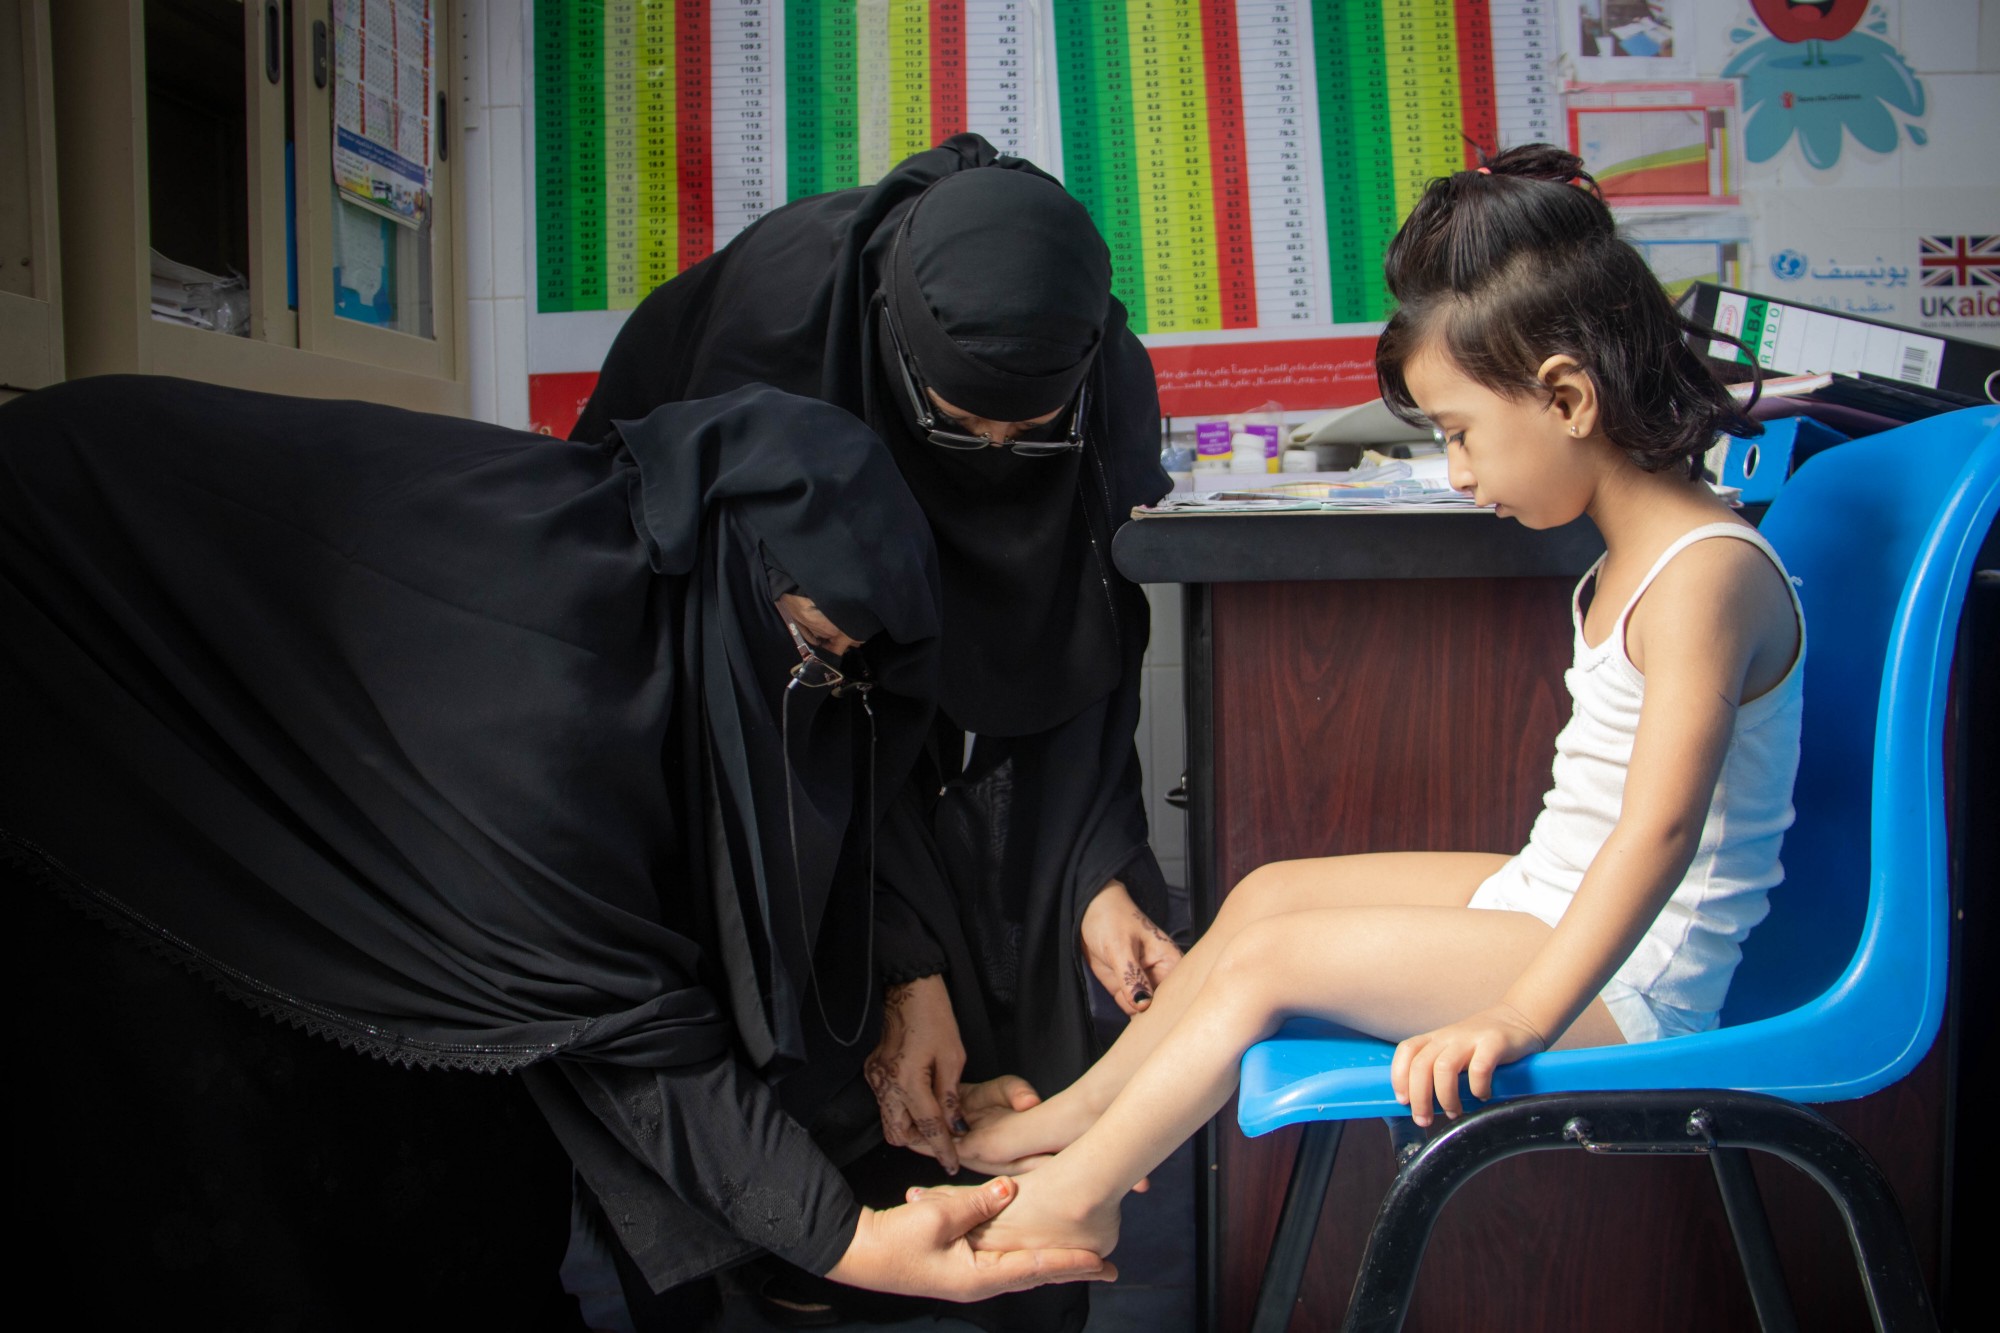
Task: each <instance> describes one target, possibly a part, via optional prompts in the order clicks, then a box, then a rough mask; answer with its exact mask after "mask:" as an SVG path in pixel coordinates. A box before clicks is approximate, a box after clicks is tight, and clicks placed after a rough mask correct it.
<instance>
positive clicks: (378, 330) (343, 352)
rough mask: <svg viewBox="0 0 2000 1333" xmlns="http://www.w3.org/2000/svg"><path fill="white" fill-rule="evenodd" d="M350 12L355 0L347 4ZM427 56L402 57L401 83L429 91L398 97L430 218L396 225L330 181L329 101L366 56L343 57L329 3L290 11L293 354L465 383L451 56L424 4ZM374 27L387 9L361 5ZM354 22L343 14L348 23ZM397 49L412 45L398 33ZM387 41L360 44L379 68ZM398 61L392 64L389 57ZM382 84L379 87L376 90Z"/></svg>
mask: <svg viewBox="0 0 2000 1333" xmlns="http://www.w3.org/2000/svg"><path fill="white" fill-rule="evenodd" d="M343 8H344V10H345V12H347V13H348V14H350V15H352V14H353V13H355V12H358V11H360V10H361V5H360V4H359V0H347V3H346V4H345V6H344V7H343ZM429 10H430V15H429V17H430V25H431V26H430V30H429V32H428V34H427V37H428V50H427V51H425V52H423V53H422V54H420V55H419V54H413V53H412V52H409V51H405V52H402V53H401V60H400V64H401V71H402V80H403V86H405V87H406V86H407V82H408V81H409V80H411V79H412V77H413V76H414V75H415V74H416V73H417V72H418V71H424V70H426V69H427V71H428V78H427V86H426V87H425V88H424V90H423V92H422V93H421V94H419V95H416V96H410V95H407V94H405V95H403V96H402V97H401V98H400V99H399V100H400V102H401V104H402V107H403V109H404V111H405V113H406V114H407V113H408V112H409V111H410V110H411V109H412V108H413V107H415V106H422V107H423V110H424V112H425V113H426V114H427V120H428V129H427V131H426V133H427V136H428V140H429V147H430V150H431V163H432V183H431V191H430V200H429V207H428V210H427V214H426V216H425V217H424V220H423V222H422V224H421V225H419V226H414V227H413V226H409V225H406V224H405V223H403V222H400V221H395V220H392V219H391V218H389V217H387V216H385V215H384V214H383V213H381V212H378V211H374V210H371V209H370V208H367V207H364V206H362V205H359V204H356V203H354V202H352V201H351V200H350V199H349V198H348V197H347V196H345V195H344V194H343V193H342V192H341V191H339V190H338V189H337V188H336V186H335V181H334V123H335V98H336V97H337V96H338V95H339V93H340V88H341V85H342V75H343V72H345V73H346V74H347V75H348V76H349V77H350V78H353V77H357V76H359V75H360V66H361V60H362V58H363V57H362V53H361V52H360V51H350V52H349V53H348V54H347V55H346V56H345V60H346V62H347V65H346V69H345V71H343V68H342V66H341V63H340V62H341V61H342V59H343V56H342V54H341V52H342V51H343V49H346V44H345V43H343V41H342V34H341V33H340V32H339V30H338V29H337V27H336V20H337V18H338V17H339V15H338V14H337V13H336V4H335V0H303V3H295V4H294V6H293V23H292V28H293V56H292V58H293V85H292V86H293V99H294V102H293V106H294V123H295V124H296V126H297V127H298V133H297V139H296V141H295V143H294V146H293V148H294V152H295V154H296V162H297V184H296V186H295V191H296V192H295V202H296V209H297V212H296V218H297V237H298V264H299V273H298V289H299V290H298V302H299V327H298V337H299V346H300V347H301V348H302V349H305V350H308V351H312V352H318V353H324V354H328V355H332V356H337V357H340V358H342V359H344V360H349V361H355V362H361V363H365V364H368V365H374V366H380V367H383V368H386V369H392V370H398V371H402V372H404V373H407V374H414V375H420V376H424V377H427V378H432V379H438V380H462V379H463V375H462V374H461V373H460V370H459V366H460V362H461V357H460V354H459V349H460V348H461V347H463V345H464V334H463V329H462V326H461V325H462V319H463V316H462V313H461V312H460V310H459V303H458V288H459V284H458V274H457V271H456V269H457V247H456V245H454V244H453V237H454V235H455V232H456V227H457V217H458V209H457V206H456V205H457V198H456V195H457V170H456V168H457V162H456V160H455V159H456V157H457V154H456V153H455V152H453V151H452V149H453V147H454V145H453V144H452V142H451V138H452V132H451V127H450V126H449V124H448V123H447V122H446V120H445V115H446V108H447V107H449V106H450V104H451V98H450V96H449V89H450V85H451V81H452V74H453V69H454V65H455V62H454V61H452V60H450V59H448V58H446V55H445V53H446V52H448V51H449V50H451V33H450V19H451V15H450V13H449V10H450V6H448V5H445V4H440V3H437V0H432V3H431V4H430V6H429ZM367 12H368V16H369V18H370V20H371V21H373V20H376V19H377V18H378V16H381V17H386V16H387V15H388V14H389V12H390V11H389V6H387V5H378V6H370V7H368V11H367ZM351 22H352V20H351V18H350V23H351ZM394 36H395V37H396V39H397V41H396V45H398V46H409V45H410V44H411V42H412V38H413V36H415V38H416V40H419V41H421V40H423V37H424V35H422V34H413V33H412V32H411V31H409V30H405V31H403V32H401V33H399V34H395V35H394ZM391 37H392V35H391V34H388V33H374V34H371V35H370V40H369V41H368V43H367V46H366V48H365V49H366V52H367V56H368V58H369V59H372V60H375V61H377V62H378V63H379V61H380V60H381V58H382V57H383V55H384V53H385V52H391V51H393V50H395V49H396V47H395V46H392V43H391ZM392 58H394V57H392ZM378 86H379V84H378Z"/></svg>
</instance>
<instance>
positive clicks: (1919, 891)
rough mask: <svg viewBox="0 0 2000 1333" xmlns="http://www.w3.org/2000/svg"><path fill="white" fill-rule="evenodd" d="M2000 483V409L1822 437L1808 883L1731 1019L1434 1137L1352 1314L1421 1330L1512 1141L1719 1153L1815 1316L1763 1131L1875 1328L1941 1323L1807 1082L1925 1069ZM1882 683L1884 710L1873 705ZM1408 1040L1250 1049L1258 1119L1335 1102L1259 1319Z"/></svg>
mask: <svg viewBox="0 0 2000 1333" xmlns="http://www.w3.org/2000/svg"><path fill="white" fill-rule="evenodd" d="M1996 504H2000V409H1993V408H1971V409H1967V410H1965V411H1961V412H1954V413H1950V414H1948V415H1945V416H1940V417H1934V418H1932V419H1930V420H1928V421H1923V422H1918V423H1916V424H1913V425H1910V426H1905V427H1902V428H1900V429H1898V430H1894V431H1889V432H1885V433H1883V434H1881V435H1876V436H1871V437H1869V438H1867V439H1863V440H1860V441H1856V442H1853V443H1849V444H1843V445H1840V446H1839V447H1838V448H1834V449H1830V450H1827V451H1826V452H1824V453H1821V454H1818V455H1816V456H1814V457H1812V458H1811V459H1809V460H1807V462H1806V463H1805V464H1804V465H1802V466H1801V467H1800V469H1799V471H1798V472H1797V473H1796V474H1795V475H1794V476H1793V477H1792V478H1791V479H1790V481H1788V482H1787V483H1786V484H1785V486H1784V488H1783V489H1782V490H1781V491H1780V492H1779V493H1778V494H1777V496H1776V498H1775V499H1774V500H1773V501H1772V504H1771V507H1770V509H1769V511H1768V512H1767V514H1766V515H1765V517H1764V521H1763V523H1762V525H1761V527H1762V531H1763V532H1764V534H1765V535H1766V536H1767V537H1768V538H1769V539H1770V541H1771V543H1772V545H1773V546H1775V547H1776V548H1777V550H1778V552H1779V554H1780V555H1781V556H1782V557H1783V559H1784V560H1785V563H1786V565H1787V567H1788V568H1789V569H1790V570H1791V572H1792V574H1793V576H1794V577H1795V578H1796V579H1798V580H1799V582H1800V588H1799V595H1800V598H1801V600H1802V601H1803V603H1804V605H1805V610H1806V623H1807V627H1808V654H1807V662H1806V699H1805V720H1804V732H1803V738H1802V755H1801V762H1800V765H1799V778H1798V783H1797V787H1796V789H1795V794H1794V804H1795V806H1796V807H1797V811H1798V818H1797V822H1796V823H1795V824H1794V825H1793V827H1792V829H1791V830H1790V831H1789V832H1788V833H1787V834H1786V837H1785V846H1784V865H1785V873H1786V883H1785V884H1783V885H1780V886H1779V887H1778V888H1777V889H1776V890H1775V891H1773V893H1772V895H1771V914H1770V916H1769V917H1768V918H1767V919H1766V920H1765V921H1764V922H1763V924H1761V925H1759V926H1758V927H1757V929H1756V930H1755V931H1754V932H1753V933H1752V935H1751V937H1750V939H1749V941H1748V942H1747V943H1746V945H1745V947H1744V954H1743V961H1742V964H1741V966H1740V967H1739V968H1738V970H1737V973H1736V976H1735V979H1734V981H1733V983H1732V985H1731V989H1730V994H1729V1001H1728V1004H1727V1006H1726V1007H1725V1009H1724V1011H1723V1019H1722V1026H1721V1027H1719V1028H1718V1029H1716V1030H1715V1031H1712V1032H1704V1033H1699V1034H1695V1035H1691V1036H1685V1037H1675V1038H1671V1039H1667V1040H1662V1041H1656V1042H1651V1043H1646V1044H1642V1045H1637V1046H1619V1047H1606V1048H1602V1049H1597V1050H1581V1051H1561V1052H1555V1053H1551V1054H1546V1055H1537V1056H1533V1057H1531V1058H1529V1059H1526V1060H1522V1061H1520V1062H1519V1063H1517V1064H1513V1065H1509V1066H1506V1067H1504V1068H1503V1069H1501V1070H1500V1071H1499V1072H1498V1074H1497V1075H1496V1077H1495V1079H1494V1098H1493V1100H1492V1101H1491V1102H1489V1103H1487V1104H1486V1105H1484V1106H1483V1107H1480V1108H1479V1109H1477V1110H1474V1111H1471V1112H1469V1113H1468V1114H1467V1115H1466V1116H1465V1117H1464V1118H1463V1119H1461V1120H1459V1121H1458V1122H1456V1123H1455V1124H1453V1125H1452V1126H1451V1127H1450V1128H1449V1129H1448V1130H1446V1131H1444V1132H1442V1133H1440V1134H1438V1135H1437V1136H1435V1137H1433V1138H1431V1139H1430V1140H1429V1142H1428V1143H1426V1144H1424V1145H1423V1146H1422V1148H1421V1150H1419V1149H1418V1148H1417V1146H1416V1143H1415V1142H1410V1141H1407V1139H1406V1141H1405V1143H1404V1146H1403V1151H1402V1152H1401V1153H1400V1154H1399V1156H1401V1157H1402V1159H1403V1165H1402V1166H1401V1168H1400V1169H1399V1171H1398V1173H1397V1176H1396V1178H1395V1180H1394V1182H1393V1183H1392V1184H1391V1186H1390V1188H1389V1192H1388V1194H1387V1195H1386V1196H1385V1198H1384V1200H1383V1204H1382V1209H1381V1212H1380V1214H1379V1215H1378V1217H1377V1219H1376V1223H1375V1227H1374V1230H1373V1232H1372V1233H1371V1236H1370V1239H1369V1243H1368V1249H1367V1252H1366V1253H1365V1254H1364V1256H1363V1258H1362V1261H1361V1269H1360V1275H1359V1276H1358V1277H1357V1279H1356V1283H1355V1288H1354V1294H1353V1296H1352V1298H1351V1299H1350V1302H1349V1305H1348V1312H1347V1321H1346V1324H1345V1325H1344V1327H1345V1328H1347V1329H1350V1330H1353V1329H1371V1330H1373V1329H1396V1328H1400V1327H1401V1326H1402V1322H1403V1314H1404V1312H1405V1311H1407V1310H1408V1308H1409V1304H1410V1297H1411V1296H1412V1294H1413V1293H1414V1291H1415V1286H1416V1276H1417V1267H1418V1264H1419V1263H1420V1261H1421V1259H1422V1257H1423V1249H1424V1245H1425V1243H1426V1242H1427V1240H1428V1239H1429V1236H1430V1231H1431V1227H1432V1225H1433V1224H1434V1222H1435V1220H1436V1218H1437V1215H1438V1212H1439V1211H1440V1210H1441V1209H1442V1207H1443V1205H1444V1203H1445V1202H1446V1200H1448V1199H1449V1197H1450V1195H1451V1193H1452V1192H1453V1191H1454V1190H1456V1189H1457V1187H1458V1186H1459V1185H1460V1184H1462V1183H1463V1182H1464V1181H1465V1180H1467V1179H1469V1178H1470V1177H1471V1176H1472V1175H1474V1174H1476V1173H1477V1172H1478V1171H1479V1170H1481V1169H1483V1168H1484V1167H1486V1166H1487V1165H1490V1164H1491V1163H1492V1162H1495V1161H1498V1160H1500V1159H1501V1158H1503V1157H1508V1156H1512V1155H1514V1154H1516V1153H1520V1152H1527V1151H1536V1150H1541V1149H1552V1148H1564V1147H1582V1148H1585V1149H1589V1150H1592V1151H1599V1152H1615V1151H1655V1152H1657V1151H1676V1152H1700V1153H1706V1154H1707V1155H1708V1157H1709V1159H1710V1161H1711V1163H1712V1164H1713V1166H1714V1168H1715V1172H1716V1178H1717V1183H1718V1186H1719V1187H1720V1190H1721V1193H1722V1198H1723V1204H1724V1208H1725V1211H1726V1212H1727V1214H1728V1217H1729V1221H1730V1227H1731V1230H1732V1231H1733V1232H1734V1233H1735V1236H1736V1241H1737V1246H1738V1251H1739V1253H1740V1254H1741V1256H1742V1258H1743V1263H1744V1269H1745V1275H1746V1277H1747V1278H1748V1279H1749V1283H1750V1288H1751V1296H1752V1300H1753V1303H1754V1305H1755V1306H1756V1309H1757V1313H1758V1318H1759V1320H1760V1322H1762V1324H1763V1326H1764V1327H1765V1329H1767V1330H1772V1329H1779V1328H1788V1327H1791V1326H1792V1324H1793V1320H1792V1317H1791V1309H1790V1302H1789V1298H1788V1296H1787V1294H1786V1291H1785V1287H1784V1281H1783V1277H1782V1275H1781V1274H1780V1272H1779V1269H1778V1265H1777V1258H1776V1251H1775V1248H1774V1247H1773V1245H1772V1243H1771V1238H1770V1233H1769V1229H1768V1226H1767V1224H1766V1223H1765V1220H1764V1214H1763V1209H1762V1205H1761V1203H1760V1202H1759V1200H1758V1197H1757V1193H1756V1185H1755V1182H1754V1180H1753V1178H1752V1177H1751V1175H1750V1168H1749V1160H1748V1157H1747V1156H1746V1153H1745V1151H1744V1150H1746V1149H1758V1150H1762V1151H1767V1152H1773V1153H1776V1154H1777V1155H1779V1156H1781V1157H1783V1158H1785V1159H1786V1160H1788V1161H1790V1162H1792V1164H1793V1165H1795V1166H1798V1167H1799V1168H1800V1169H1802V1170H1804V1171H1805V1172H1806V1173H1807V1174H1808V1175H1810V1176H1812V1177H1813V1178H1814V1179H1816V1180H1818V1181H1819V1183H1820V1184H1821V1186H1823V1187H1824V1188H1826V1189H1827V1191H1828V1192H1829V1193H1830V1194H1831V1195H1832V1196H1833V1198H1834V1201H1835V1203H1836V1204H1837V1205H1838V1207H1839V1209H1840V1211H1841V1214H1842V1218H1843V1220H1844V1221H1845V1223H1846V1225H1847V1229H1848V1233H1849V1236H1850V1239H1851V1240H1852V1241H1853V1243H1854V1248H1855V1253H1856V1257H1857V1259H1858V1260H1859V1262H1860V1265H1861V1268H1862V1284H1863V1286H1864V1288H1865V1289H1866V1291H1867V1293H1868V1299H1869V1303H1870V1308H1871V1313H1872V1314H1873V1315H1874V1318H1875V1323H1876V1327H1877V1328H1908V1327H1922V1328H1934V1327H1935V1326H1936V1323H1935V1315H1934V1314H1933V1313H1932V1310H1931V1306H1930V1301H1929V1295H1928V1293H1927V1292H1926V1290H1925V1287H1924V1282H1923V1278H1922V1275H1921V1273H1920V1271H1919V1270H1918V1268H1917V1266H1916V1261H1915V1256H1914V1251H1913V1250H1912V1248H1911V1245H1910V1241H1909V1235H1908V1231H1907V1229H1906V1228H1905V1226H1904V1224H1903V1220H1902V1215H1901V1213H1900V1212H1899V1211H1898V1210H1897V1208H1896V1204H1895V1201H1894V1197H1893V1196H1892V1195H1891V1194H1890V1192H1889V1188H1888V1184H1887V1182H1886V1180H1884V1179H1883V1177H1882V1175H1881V1172H1880V1171H1879V1170H1878V1169H1877V1168H1876V1167H1875V1165H1874V1163H1873V1161H1872V1160H1870V1159H1869V1158H1868V1156H1867V1154H1866V1153H1865V1152H1864V1151H1863V1150H1862V1149H1861V1147H1860V1145H1858V1144H1856V1143H1855V1142H1854V1141H1853V1140H1852V1139H1851V1138H1849V1137H1848V1136H1847V1135H1846V1134H1845V1133H1843V1132H1842V1131H1841V1130H1839V1129H1838V1128H1836V1127H1835V1126H1834V1125H1833V1124H1832V1123H1831V1122H1830V1121H1828V1120H1826V1119H1825V1117H1823V1116H1821V1115H1819V1114H1818V1113H1817V1112H1815V1111H1812V1110H1810V1109H1809V1108H1808V1107H1806V1106H1804V1105H1801V1103H1808V1102H1830V1101H1842V1100H1846V1099H1849V1098H1855V1097H1863V1096H1866V1095H1867V1094H1869V1093H1872V1092H1875V1091H1876V1090H1878V1089H1880V1088H1884V1087H1887V1086H1888V1085H1889V1084H1891V1083H1894V1082H1895V1081H1896V1080H1898V1079H1900V1078H1901V1077H1903V1075H1905V1074H1907V1073H1908V1072H1909V1071H1910V1070H1911V1069H1912V1068H1914V1067H1915V1066H1916V1064H1917V1063H1918V1061H1919V1060H1921V1059H1922V1058H1923V1056H1924V1055H1925V1053H1926V1052H1927V1051H1928V1050H1929V1049H1930V1046H1931V1043H1932V1040H1933V1039H1934V1038H1935V1036H1936V1035H1937V1030H1938V1025H1939V1021H1940V1017H1941V1015H1942V1013H1943V1010H1944V999H1945V981H1946V957H1947V955H1946V950H1947V944H1948V933H1947V932H1948V916H1949V913H1948V907H1947V904H1948V901H1949V900H1948V889H1949V885H1948V881H1947V862H1946V843H1945V792H1944V772H1945V765H1944V713H1945V700H1946V692H1947V682H1948V678H1949V675H1950V671H1951V664H1952V654H1953V649H1954V646H1955V642H1956V635H1957V628H1958V620H1959V612H1960V609H1961V607H1962V605H1963V602H1964V597H1965V590H1966V586H1967V584H1968V582H1969V580H1970V577H1971V572H1972V567H1973V564H1974V561H1975V560H1976V558H1977V556H1978V553H1979V549H1980V544H1981V542H1982V540H1983V539H1984V538H1985V536H1986V534H1987V531H1988V529H1989V527H1990V526H1991V525H1992V523H1993V518H1994V511H1995V506H1996ZM1869 704H1873V705H1875V706H1874V707H1869V706H1867V705H1869ZM1393 1049H1394V1048H1393V1047H1391V1046H1390V1045H1388V1044H1387V1043H1384V1042H1380V1041H1376V1040H1374V1039H1373V1038H1369V1037H1364V1036H1361V1035H1359V1034H1357V1033H1354V1032H1351V1031H1348V1030H1346V1029H1342V1028H1338V1027H1334V1026H1332V1025H1329V1024H1323V1023H1310V1022H1305V1021H1298V1022H1294V1023H1291V1024H1288V1025H1287V1026H1286V1027H1285V1028H1284V1030H1282V1031H1281V1032H1280V1033H1279V1034H1278V1035H1277V1036H1276V1037H1273V1038H1272V1039H1271V1040H1269V1041H1265V1042H1262V1043H1260V1044H1258V1045H1257V1046H1255V1047H1252V1048H1251V1050H1250V1051H1249V1052H1248V1053H1247V1054H1246V1055H1245V1056H1244V1058H1243V1068H1242V1088H1241V1094H1240V1100H1239V1112H1238V1119H1239V1123H1240V1124H1241V1125H1242V1128H1243V1132H1244V1133H1245V1134H1249V1135H1253V1136H1254V1135H1259V1134H1265V1133H1269V1132H1270V1131H1271V1130H1274V1129H1277V1128H1279V1127H1280V1126H1283V1125H1290V1124H1296V1123H1300V1122H1314V1123H1311V1124H1309V1125H1308V1128H1307V1132H1306V1138H1305V1140H1304V1141H1303V1142H1302V1143H1301V1145H1300V1148H1299V1154H1298V1158H1297V1159H1296V1162H1295V1164H1294V1168H1293V1177H1292V1184H1291V1187H1290V1189H1289V1191H1288V1193H1287V1196H1286V1200H1285V1204H1284V1208H1283V1210H1282V1213H1281V1217H1280V1221H1279V1229H1278V1234H1277V1237H1276V1239H1275V1240H1274V1241H1273V1245H1272V1254H1271V1260H1270V1263H1269V1265H1268V1267H1267V1269H1266V1272H1265V1278H1264V1288H1263V1291H1262V1293H1261V1295H1260V1297H1259V1301H1258V1306H1257V1316H1256V1320H1255V1322H1254V1323H1253V1325H1252V1327H1253V1329H1255V1330H1258V1333H1266V1331H1271V1333H1277V1331H1281V1330H1282V1329H1283V1328H1284V1327H1285V1325H1286V1322H1287V1321H1288V1319H1289V1317H1290V1314H1291V1308H1292V1305H1293V1302H1294V1301H1295V1300H1296V1298H1297V1293H1298V1286H1299V1281H1300V1278H1301V1277H1302V1276H1303V1273H1304V1266H1305V1261H1306V1255H1307V1252H1308V1250H1309V1249H1310V1247H1311V1243H1312V1231H1313V1227H1314V1225H1315V1223H1316V1221H1317V1219H1318V1217H1319V1212H1320V1205H1321V1201H1322V1199H1323V1197H1324V1195H1325V1192H1326V1182H1327V1179H1328V1177H1329V1176H1330V1175H1331V1172H1332V1167H1333V1158H1334V1154H1335V1152H1336V1151H1337V1149H1338V1144H1339V1133H1340V1127H1341V1123H1342V1122H1344V1121H1348V1120H1358V1119H1365V1118H1369V1117H1375V1116H1381V1117H1385V1118H1390V1119H1391V1120H1392V1125H1396V1124H1399V1125H1400V1126H1401V1127H1403V1128H1404V1130H1405V1131H1407V1127H1408V1125H1409V1121H1408V1112H1407V1110H1406V1109H1405V1108H1403V1107H1401V1106H1400V1105H1398V1104H1397V1102H1396V1100H1395V1098H1394V1096H1393V1095H1392V1094H1391V1092H1390V1088H1389V1078H1388V1073H1389V1061H1390V1058H1391V1055H1392V1054H1393Z"/></svg>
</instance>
